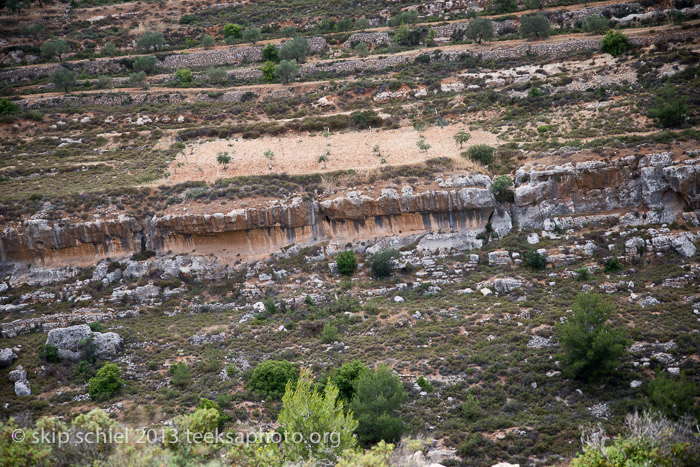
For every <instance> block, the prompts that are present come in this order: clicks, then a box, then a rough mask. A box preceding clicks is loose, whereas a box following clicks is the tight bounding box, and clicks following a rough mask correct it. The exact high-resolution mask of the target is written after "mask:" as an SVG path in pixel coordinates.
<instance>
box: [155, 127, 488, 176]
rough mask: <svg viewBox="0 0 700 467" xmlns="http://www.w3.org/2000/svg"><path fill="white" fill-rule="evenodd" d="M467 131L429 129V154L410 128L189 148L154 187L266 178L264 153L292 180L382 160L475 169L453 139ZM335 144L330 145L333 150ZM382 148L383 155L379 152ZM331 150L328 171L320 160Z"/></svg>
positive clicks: (476, 138) (480, 136)
mask: <svg viewBox="0 0 700 467" xmlns="http://www.w3.org/2000/svg"><path fill="white" fill-rule="evenodd" d="M461 129H462V127H461V126H459V125H450V126H447V127H445V128H439V127H430V128H427V129H426V130H425V132H424V133H423V135H424V137H425V141H426V142H427V143H428V144H430V145H431V147H430V149H428V151H427V152H421V151H420V150H419V149H418V146H417V144H416V143H417V141H418V139H419V135H418V133H417V132H416V131H415V130H414V129H413V128H410V127H406V128H400V129H397V130H379V131H378V130H373V131H368V130H367V131H361V132H354V131H350V132H346V133H335V134H333V135H331V136H330V137H329V138H327V139H326V138H324V137H323V136H322V135H308V134H307V135H299V134H294V135H285V136H282V137H270V136H266V137H262V138H258V139H253V140H244V139H241V138H234V139H219V140H215V141H207V142H194V143H190V144H188V146H187V147H186V148H185V150H184V151H183V152H182V153H180V154H179V155H178V156H177V158H176V159H175V160H174V161H173V162H172V164H171V165H170V167H169V169H168V171H169V173H170V174H171V175H170V177H169V178H168V179H166V180H159V181H157V182H155V183H154V185H155V186H157V185H162V184H176V183H181V182H185V181H188V180H204V181H206V182H209V183H211V182H214V181H216V180H217V179H218V178H224V177H234V176H239V175H264V174H267V173H269V172H270V171H269V161H268V159H266V158H265V156H264V153H265V151H268V150H271V151H273V152H274V160H273V161H272V170H273V172H276V173H282V172H285V173H288V174H290V175H296V174H308V173H316V172H321V173H322V172H332V171H336V170H346V169H350V168H351V169H355V170H368V169H375V168H378V167H381V166H382V165H384V164H382V159H384V160H385V161H386V164H388V165H404V164H413V163H418V162H423V161H425V160H427V159H430V158H433V157H441V156H447V157H453V158H457V159H460V160H461V161H463V165H467V166H468V165H470V163H469V162H467V161H464V159H463V158H461V157H460V156H459V153H460V149H459V147H458V146H457V145H456V144H455V142H454V139H453V136H454V134H455V133H457V132H458V131H460V130H461ZM470 133H471V139H470V140H469V143H468V144H465V146H464V149H462V150H465V149H466V148H467V147H469V146H472V145H475V144H488V145H491V146H496V145H498V138H497V137H496V135H494V134H492V133H489V132H486V131H481V130H477V131H471V132H470ZM329 145H330V146H329ZM375 146H379V151H380V153H381V156H377V155H376V152H375V151H374V147H375ZM327 149H329V150H330V156H329V157H328V162H327V164H326V167H325V168H324V166H323V163H319V162H318V157H319V156H320V155H322V154H324V153H325V152H326V150H327ZM220 152H226V153H228V155H229V156H230V157H231V164H230V165H229V166H228V168H227V169H224V168H223V166H221V165H220V164H218V163H217V161H216V158H217V154H219V153H220Z"/></svg>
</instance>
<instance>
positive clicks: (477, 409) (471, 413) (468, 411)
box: [462, 392, 481, 420]
mask: <svg viewBox="0 0 700 467" xmlns="http://www.w3.org/2000/svg"><path fill="white" fill-rule="evenodd" d="M479 415H481V406H480V405H479V401H478V400H477V399H476V397H474V394H472V393H471V392H470V393H468V394H467V397H466V399H465V400H464V403H462V416H463V417H464V418H466V419H467V420H473V419H475V418H477V417H478V416H479Z"/></svg>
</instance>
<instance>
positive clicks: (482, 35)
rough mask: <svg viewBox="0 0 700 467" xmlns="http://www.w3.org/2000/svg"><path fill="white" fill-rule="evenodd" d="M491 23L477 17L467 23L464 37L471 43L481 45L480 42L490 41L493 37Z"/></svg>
mask: <svg viewBox="0 0 700 467" xmlns="http://www.w3.org/2000/svg"><path fill="white" fill-rule="evenodd" d="M494 35H495V34H494V32H493V21H490V20H488V19H486V18H482V17H477V18H474V19H473V20H471V21H469V24H467V29H466V30H465V31H464V36H465V37H466V38H467V39H469V40H472V41H476V42H477V43H479V44H481V41H490V40H491V39H493V37H494Z"/></svg>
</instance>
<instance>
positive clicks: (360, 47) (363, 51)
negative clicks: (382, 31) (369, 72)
mask: <svg viewBox="0 0 700 467" xmlns="http://www.w3.org/2000/svg"><path fill="white" fill-rule="evenodd" d="M353 50H354V51H355V53H356V54H357V55H358V56H359V57H366V56H367V55H369V48H368V47H367V44H365V43H364V42H358V43H357V44H356V45H355V47H353Z"/></svg>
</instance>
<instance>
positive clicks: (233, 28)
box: [221, 23, 243, 39]
mask: <svg viewBox="0 0 700 467" xmlns="http://www.w3.org/2000/svg"><path fill="white" fill-rule="evenodd" d="M221 33H222V34H223V35H224V37H226V38H228V37H231V38H233V39H240V38H242V37H243V28H242V27H241V26H239V25H238V24H231V23H227V24H224V27H223V28H221Z"/></svg>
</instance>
